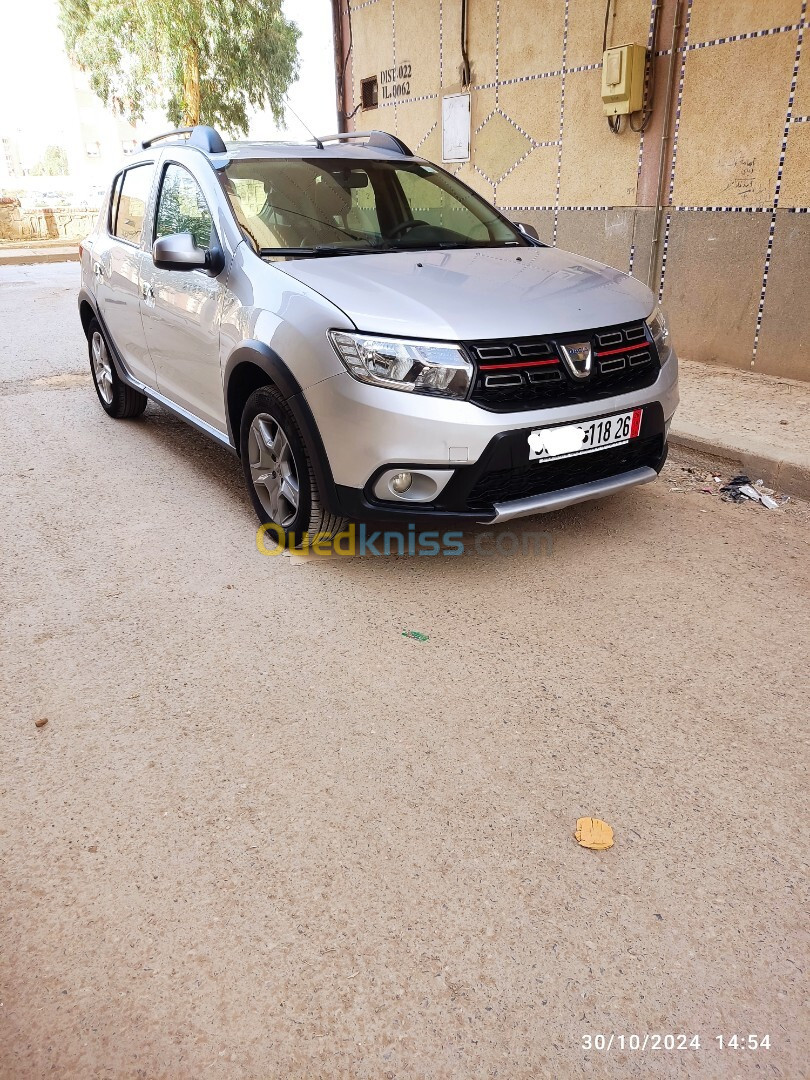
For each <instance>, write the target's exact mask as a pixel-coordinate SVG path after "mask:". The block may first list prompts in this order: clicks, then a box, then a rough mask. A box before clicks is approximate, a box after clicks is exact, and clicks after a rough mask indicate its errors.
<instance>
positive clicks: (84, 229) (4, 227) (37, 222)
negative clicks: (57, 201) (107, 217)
mask: <svg viewBox="0 0 810 1080" xmlns="http://www.w3.org/2000/svg"><path fill="white" fill-rule="evenodd" d="M97 217H98V210H97V209H96V210H88V209H86V208H84V207H82V208H81V209H72V208H71V207H69V206H44V207H39V208H35V209H32V210H23V209H22V208H21V207H20V203H19V200H18V199H0V243H3V242H11V243H14V242H16V243H29V242H31V241H36V240H65V241H68V242H69V241H74V240H81V239H82V237H83V236H87V234H88V233H89V232H90V230H91V229H92V228H93V225H94V224H95V221H96V218H97Z"/></svg>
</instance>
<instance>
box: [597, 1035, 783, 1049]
mask: <svg viewBox="0 0 810 1080" xmlns="http://www.w3.org/2000/svg"><path fill="white" fill-rule="evenodd" d="M712 1045H714V1046H716V1047H717V1048H718V1049H720V1050H770V1048H771V1037H770V1035H715V1036H714V1037H713V1040H712V1039H709V1040H703V1039H702V1038H701V1036H700V1035H684V1034H679V1035H676V1034H668V1035H662V1034H660V1033H650V1032H648V1033H647V1034H646V1035H636V1034H633V1035H617V1034H615V1033H613V1034H609V1035H605V1034H602V1033H601V1032H599V1033H597V1034H586V1035H583V1036H582V1049H583V1050H704V1049H706V1048H707V1047H708V1046H712Z"/></svg>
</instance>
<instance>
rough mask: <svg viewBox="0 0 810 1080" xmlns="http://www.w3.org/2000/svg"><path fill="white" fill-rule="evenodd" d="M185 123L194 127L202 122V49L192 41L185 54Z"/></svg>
mask: <svg viewBox="0 0 810 1080" xmlns="http://www.w3.org/2000/svg"><path fill="white" fill-rule="evenodd" d="M183 108H184V111H185V116H184V117H183V124H184V125H185V126H186V127H193V126H194V125H195V124H199V122H200V50H199V48H198V47H197V43H196V42H194V41H190V42H189V43H188V46H187V47H186V50H185V53H184V55H183Z"/></svg>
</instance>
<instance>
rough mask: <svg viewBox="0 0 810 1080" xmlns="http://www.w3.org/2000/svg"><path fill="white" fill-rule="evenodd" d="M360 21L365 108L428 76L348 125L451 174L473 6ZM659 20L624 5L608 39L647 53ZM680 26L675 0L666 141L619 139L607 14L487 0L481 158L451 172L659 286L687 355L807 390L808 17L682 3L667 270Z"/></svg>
mask: <svg viewBox="0 0 810 1080" xmlns="http://www.w3.org/2000/svg"><path fill="white" fill-rule="evenodd" d="M339 3H340V7H341V10H342V12H343V15H344V25H345V12H346V6H347V5H346V0H339ZM350 6H351V12H350V14H351V24H352V38H353V49H352V58H351V63H350V65H349V69H348V94H347V96H348V97H349V98H350V99H352V100H351V101H350V103H349V109H347V111H351V108H353V107H354V105H355V104H356V103H358V102H359V101H360V83H361V80H362V79H363V78H366V77H369V76H373V75H375V74H376V75H378V76H379V73H380V71H381V70H383V69H385V68H389V67H392V66H394V65H395V64H396V65H399V64H402V63H410V64H411V66H412V77H411V79H410V87H409V91H410V93H409V96H408V97H407V98H405V99H400V100H397V101H396V102H381V103H380V106H379V107H378V108H377V109H375V110H368V111H364V110H362V109H361V110H360V111H359V112H358V113H357V115H356V116H355V117H354V119H353V120H352V121H351V123H350V126H352V125H354V126H356V127H357V128H358V129H365V128H368V127H379V128H382V129H384V130H387V131H391V132H394V133H396V134H397V135H399V136H400V138H402V139H403V140H404V141H405V142H407V143H408V144H409V145H410V146H411V147H412V148H413V149H415V150H416V151H418V152H419V153H420V154H424V155H425V156H426V157H428V158H432V159H434V160H437V161H441V96H442V95H443V94H448V93H455V92H458V91H459V90H460V89H461V47H460V41H461V0H352V2H351V5H350ZM652 12H653V7H652V0H615V2H614V5H613V16H612V18H611V26H610V31H609V37H608V43H609V44H624V43H626V42H630V41H634V42H637V43H639V44H643V45H647V44H648V43H649V37H650V30H651V24H652ZM674 14H675V0H663V5H662V12H661V17H660V30H659V40H658V52H659V54H660V55H659V56H658V58H657V61H656V65H657V66H656V84H657V85H656V94H655V110H654V113H653V116H652V120H651V123H650V126H649V127H648V130H647V131H646V132H645V133H644V134H643V135H639V134H636V133H634V132H632V131H631V130H629V128H627V127H625V129H624V131H623V132H622V133H621V134H620V135H618V136H617V135H614V134H612V133H611V132H610V131H609V130H608V126H607V123H606V120H605V118H604V115H603V112H602V106H601V98H600V81H601V52H602V33H603V25H604V17H605V0H469V31H468V53H469V58H470V61H471V64H472V87H471V91H472V127H473V141H472V153H471V160H470V162H469V163H465V164H462V165H451V166H448V167H449V168H450V170H451V171H452V172H454V173H456V174H457V175H458V176H459V177H461V178H462V179H463V180H465V181H466V182H467V183H469V184H470V185H471V186H472V187H475V188H477V189H478V190H479V191H481V192H482V193H484V194H485V195H486V196H487V197H488V198H490V199H492V200H493V201H494V202H495V203H496V205H497V206H499V207H500V208H502V209H503V210H504V211H505V212H506V213H507V214H508V215H509V216H511V217H513V218H516V219H519V220H521V221H529V222H532V223H533V224H535V225H536V227H537V229H538V231H539V233H540V236H541V238H542V239H544V240H546V241H548V242H549V243H555V244H558V245H560V246H561V247H565V248H569V249H571V250H574V251H577V252H580V253H582V254H585V255H590V256H592V257H594V258H597V259H601V260H603V261H605V262H608V263H610V264H611V265H613V266H616V267H619V268H620V269H622V270H625V271H628V272H631V273H633V274H636V275H638V276H639V277H640V278H642V279H644V280H648V277H649V281H650V284H651V285H652V287H653V289H654V291H656V292H658V293H660V295H661V297H662V300H663V303H664V305H665V307H666V309H667V311H668V313H669V316H670V320H671V322H672V325H673V331H674V336H675V341H676V343H677V346H678V348H679V350H680V351H681V353H682V354H683V355H684V356H689V357H693V358H696V359H701V360H706V361H715V362H717V363H722V364H729V365H733V366H735V367H740V368H746V369H749V368H751V367H753V368H754V369H756V370H759V371H764V372H770V373H773V374H780V375H787V376H792V377H795V378H805V379H808V378H810V302H808V299H807V296H808V289H807V279H808V276H809V275H810V213H808V212H807V211H808V205H810V56H808V55H807V54H808V51H810V41H808V40H807V39H808V31H807V24H808V18H809V17H808V15H807V13H806V5H804V9H803V2H802V0H683V3H682V27H681V31H680V34H679V38H678V43H677V45H676V52H675V56H674V64H675V82H674V94H673V100H672V135H673V139H672V140H671V141H670V143H668V144H667V145H666V147H665V150H664V153H665V161H664V178H665V180H664V186H663V198H662V205H664V207H665V212H664V214H663V217H662V220H661V230H660V233H661V235H660V249H659V254H658V257H657V258H656V259H655V261H654V263H655V264H654V265H653V267H652V270H651V271H650V251H651V242H652V234H653V219H654V215H655V206H656V191H657V180H658V172H659V163H660V155H661V152H662V139H661V134H662V123H663V112H664V101H665V92H666V82H667V72H668V68H669V64H670V54H671V48H670V46H671V41H672V31H673V23H674ZM803 37H804V59H802V38H803Z"/></svg>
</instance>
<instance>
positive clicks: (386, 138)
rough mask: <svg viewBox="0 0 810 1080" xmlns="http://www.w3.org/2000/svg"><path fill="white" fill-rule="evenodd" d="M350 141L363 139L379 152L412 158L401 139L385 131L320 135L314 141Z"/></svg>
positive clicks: (410, 151) (409, 150)
mask: <svg viewBox="0 0 810 1080" xmlns="http://www.w3.org/2000/svg"><path fill="white" fill-rule="evenodd" d="M350 139H365V140H366V146H376V147H378V148H379V149H380V150H393V151H394V153H396V154H403V155H404V156H405V157H413V151H412V150H411V149H410V148H409V147H407V146H406V145H405V143H404V142H403V141H402V139H398V138H397V137H396V135H389V134H388V132H387V131H341V132H338V134H337V135H321V137H320V138H319V139H316V140H315V141H316V142H317V143H326V142H348V141H349V140H350Z"/></svg>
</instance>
